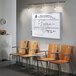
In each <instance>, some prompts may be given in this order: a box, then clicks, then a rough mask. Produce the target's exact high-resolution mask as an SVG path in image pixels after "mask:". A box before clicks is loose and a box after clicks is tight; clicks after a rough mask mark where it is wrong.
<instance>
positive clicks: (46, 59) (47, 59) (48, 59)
mask: <svg viewBox="0 0 76 76" xmlns="http://www.w3.org/2000/svg"><path fill="white" fill-rule="evenodd" d="M53 60H55V59H54V58H41V59H38V61H53Z"/></svg>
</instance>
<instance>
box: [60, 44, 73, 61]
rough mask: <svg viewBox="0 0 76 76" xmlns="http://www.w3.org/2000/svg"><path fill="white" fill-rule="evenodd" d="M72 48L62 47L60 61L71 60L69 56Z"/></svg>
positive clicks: (68, 46)
mask: <svg viewBox="0 0 76 76" xmlns="http://www.w3.org/2000/svg"><path fill="white" fill-rule="evenodd" d="M71 50H72V46H70V45H61V50H60V60H69V55H70V54H71Z"/></svg>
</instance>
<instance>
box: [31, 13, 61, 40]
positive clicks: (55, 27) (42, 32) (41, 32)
mask: <svg viewBox="0 0 76 76" xmlns="http://www.w3.org/2000/svg"><path fill="white" fill-rule="evenodd" d="M60 16H61V14H60V13H50V14H32V36H33V37H43V38H53V39H60V25H61V17H60Z"/></svg>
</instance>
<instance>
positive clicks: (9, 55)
mask: <svg viewBox="0 0 76 76" xmlns="http://www.w3.org/2000/svg"><path fill="white" fill-rule="evenodd" d="M10 56H11V55H9V66H10V65H11V58H10Z"/></svg>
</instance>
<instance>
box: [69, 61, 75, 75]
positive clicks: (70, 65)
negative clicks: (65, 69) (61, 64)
mask: <svg viewBox="0 0 76 76" xmlns="http://www.w3.org/2000/svg"><path fill="white" fill-rule="evenodd" d="M69 64H70V69H71V73H72V76H74V74H73V67H72V64H71V62H69Z"/></svg>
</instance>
